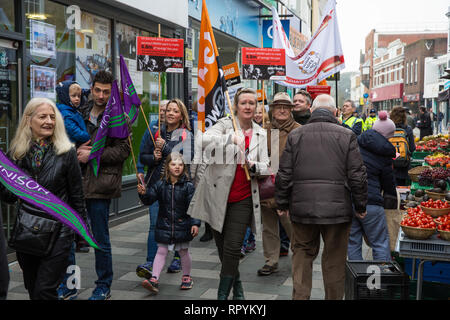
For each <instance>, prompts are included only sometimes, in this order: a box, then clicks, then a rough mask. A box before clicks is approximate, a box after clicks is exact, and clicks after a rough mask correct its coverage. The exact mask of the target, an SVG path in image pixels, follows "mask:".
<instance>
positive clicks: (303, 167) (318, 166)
mask: <svg viewBox="0 0 450 320" xmlns="http://www.w3.org/2000/svg"><path fill="white" fill-rule="evenodd" d="M336 111H337V110H336V104H335V102H334V99H333V98H332V97H331V96H329V95H320V96H318V97H317V98H316V99H315V100H314V103H313V107H312V114H311V119H310V120H309V123H308V124H307V125H305V126H302V127H300V128H298V129H295V130H293V131H291V133H290V134H289V137H288V140H287V144H286V148H285V150H284V153H283V156H282V157H281V161H280V169H279V171H278V174H277V177H276V181H275V187H276V189H275V200H276V203H277V207H278V209H279V210H278V214H279V215H284V214H288V215H289V216H290V219H291V222H292V239H291V243H292V245H291V247H292V251H293V253H294V254H293V257H292V270H293V274H292V278H293V283H294V290H293V294H292V298H293V299H309V298H310V295H311V286H312V271H313V270H312V265H313V261H314V259H315V258H316V257H317V255H318V253H319V249H320V236H321V235H322V238H323V241H324V243H325V246H324V252H323V254H322V273H323V280H324V285H325V299H331V300H340V299H342V298H343V297H344V287H345V263H346V259H347V245H348V237H349V232H350V226H351V222H352V219H353V216H354V212H356V215H357V217H359V218H360V219H364V217H365V215H366V204H367V174H366V168H365V166H364V164H363V161H362V158H361V154H360V153H359V147H358V143H357V138H356V135H355V134H354V133H353V131H351V130H348V129H346V128H344V127H342V126H340V125H339V123H338V121H337V119H336ZM353 208H354V210H355V211H354V210H353Z"/></svg>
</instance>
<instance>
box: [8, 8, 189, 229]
mask: <svg viewBox="0 0 450 320" xmlns="http://www.w3.org/2000/svg"><path fill="white" fill-rule="evenodd" d="M153 2H154V1H153ZM153 2H152V3H153ZM156 2H161V3H162V1H159V0H158V1H156ZM164 2H165V3H166V4H167V3H169V2H173V3H175V2H176V0H166V1H164ZM133 5H134V4H133V1H91V2H87V1H79V0H78V1H77V0H70V1H69V0H58V1H51V0H15V1H11V0H0V148H1V149H2V150H3V151H6V150H8V148H9V143H10V141H11V139H12V137H13V136H14V134H15V129H16V127H17V125H18V121H19V119H20V116H21V114H22V111H23V109H24V108H25V106H26V104H27V102H28V101H29V100H30V99H31V98H33V97H46V98H49V99H52V100H54V101H56V90H55V87H56V85H57V84H58V83H59V82H61V81H65V80H74V81H77V82H79V83H80V85H81V86H82V87H83V88H86V89H88V88H90V86H91V84H92V79H93V77H94V75H95V74H96V73H97V72H98V71H99V70H107V71H110V72H112V73H113V74H114V76H115V78H116V79H118V78H119V77H118V73H119V57H120V55H123V56H124V58H125V61H126V63H127V65H128V69H129V71H130V75H131V77H132V79H133V82H134V85H135V87H136V91H137V93H138V94H139V97H140V99H141V101H142V106H143V110H144V112H145V116H146V118H147V119H150V121H151V120H152V119H156V118H157V113H158V91H160V92H161V100H162V99H166V98H175V97H177V98H182V99H183V98H184V97H183V80H184V78H183V77H184V76H183V75H182V74H161V81H160V85H158V73H152V72H138V71H136V36H152V37H156V36H158V32H159V30H160V34H161V37H169V38H180V37H183V36H184V33H185V29H186V27H187V5H186V6H185V8H183V6H181V9H177V10H173V14H172V17H174V18H173V19H172V18H170V16H168V18H167V20H165V19H163V18H161V14H159V13H158V15H156V14H152V12H151V11H150V9H148V10H147V11H142V10H139V9H138V8H136V7H133ZM180 10H181V11H183V10H184V11H183V12H179V11H180ZM176 11H178V13H177V14H175V12H176ZM179 17H184V20H185V22H183V19H181V20H180V19H179ZM180 21H181V22H180ZM158 25H159V26H160V28H158ZM146 128H147V127H146V124H145V120H144V119H143V118H142V117H139V119H138V120H137V121H136V122H135V123H134V124H133V128H132V130H133V132H132V137H133V140H132V145H133V151H134V155H135V156H136V157H137V156H138V154H139V146H140V140H141V137H142V136H143V134H144V132H145V130H146ZM122 180H123V186H122V190H123V191H122V197H121V198H120V199H115V200H114V201H113V202H112V205H111V217H112V218H113V219H115V218H123V217H124V216H126V215H127V214H128V213H132V212H136V211H138V210H142V205H141V204H140V202H139V198H138V196H137V193H136V189H135V188H136V173H135V167H134V164H133V159H132V156H130V158H129V159H128V160H127V161H126V163H125V164H124V170H123V179H122ZM2 215H3V222H4V225H3V228H4V230H5V234H6V236H7V237H9V234H10V231H11V226H12V224H13V222H14V219H15V213H14V207H10V206H6V205H4V204H2Z"/></svg>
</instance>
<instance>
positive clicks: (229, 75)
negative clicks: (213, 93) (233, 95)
mask: <svg viewBox="0 0 450 320" xmlns="http://www.w3.org/2000/svg"><path fill="white" fill-rule="evenodd" d="M222 69H223V74H224V76H225V82H226V84H227V87H231V86H234V85H236V84H239V83H241V74H240V73H239V65H238V63H237V62H235V63H232V64H228V65H226V66H223V68H222Z"/></svg>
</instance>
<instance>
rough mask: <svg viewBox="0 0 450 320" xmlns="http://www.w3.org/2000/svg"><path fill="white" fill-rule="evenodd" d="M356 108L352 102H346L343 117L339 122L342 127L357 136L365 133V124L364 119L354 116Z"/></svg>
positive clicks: (343, 107)
mask: <svg viewBox="0 0 450 320" xmlns="http://www.w3.org/2000/svg"><path fill="white" fill-rule="evenodd" d="M355 110H356V108H355V107H354V103H353V101H352V100H345V102H344V105H343V106H342V116H341V117H340V118H339V122H340V123H341V124H342V126H344V127H346V128H348V129H350V130H352V131H353V132H354V133H355V134H356V135H357V136H359V135H360V134H361V133H362V131H363V126H364V122H363V121H362V119H360V118H357V117H355V116H354V115H353V113H354V112H355Z"/></svg>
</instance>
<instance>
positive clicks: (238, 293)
mask: <svg viewBox="0 0 450 320" xmlns="http://www.w3.org/2000/svg"><path fill="white" fill-rule="evenodd" d="M233 300H245V297H244V288H242V282H241V279H240V277H239V276H236V278H235V279H234V283H233Z"/></svg>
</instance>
